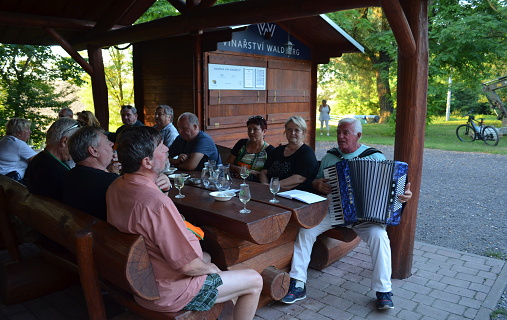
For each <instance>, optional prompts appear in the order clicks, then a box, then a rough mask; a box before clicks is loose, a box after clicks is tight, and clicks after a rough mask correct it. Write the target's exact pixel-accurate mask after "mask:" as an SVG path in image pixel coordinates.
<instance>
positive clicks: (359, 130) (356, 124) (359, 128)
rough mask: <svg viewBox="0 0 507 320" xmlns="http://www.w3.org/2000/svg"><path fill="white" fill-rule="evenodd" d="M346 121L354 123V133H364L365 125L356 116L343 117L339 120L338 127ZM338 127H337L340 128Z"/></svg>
mask: <svg viewBox="0 0 507 320" xmlns="http://www.w3.org/2000/svg"><path fill="white" fill-rule="evenodd" d="M344 123H350V124H351V125H352V129H353V130H354V134H358V133H362V132H363V125H362V124H361V121H359V120H358V119H356V118H343V119H340V121H338V127H339V126H340V125H341V124H344ZM338 127H337V128H336V129H338Z"/></svg>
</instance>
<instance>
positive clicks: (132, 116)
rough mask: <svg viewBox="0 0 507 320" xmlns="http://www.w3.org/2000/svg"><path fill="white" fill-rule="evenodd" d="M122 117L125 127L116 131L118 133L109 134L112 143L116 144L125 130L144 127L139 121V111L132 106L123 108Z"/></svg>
mask: <svg viewBox="0 0 507 320" xmlns="http://www.w3.org/2000/svg"><path fill="white" fill-rule="evenodd" d="M120 115H121V121H122V122H123V125H122V126H121V127H119V128H118V129H116V132H110V133H109V134H108V138H109V140H111V141H112V142H116V138H117V137H118V135H119V134H120V133H121V132H122V131H123V130H124V129H125V128H128V127H139V126H144V124H143V123H142V122H141V121H139V120H137V109H136V108H135V107H133V106H131V105H124V106H121V110H120Z"/></svg>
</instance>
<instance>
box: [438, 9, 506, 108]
mask: <svg viewBox="0 0 507 320" xmlns="http://www.w3.org/2000/svg"><path fill="white" fill-rule="evenodd" d="M506 13H507V3H506V2H505V1H498V0H471V1H459V0H434V1H432V2H431V4H430V7H429V48H430V69H429V73H430V77H429V81H428V84H429V94H428V114H429V115H430V116H431V115H442V114H444V113H445V106H446V104H445V101H446V100H445V98H444V96H445V94H446V92H447V89H448V84H447V83H448V81H447V80H448V78H449V76H450V75H451V74H452V80H453V87H452V88H451V90H452V92H453V93H455V94H453V100H452V102H453V103H452V104H451V105H452V106H453V109H454V110H456V111H458V112H462V111H466V110H469V109H478V108H479V107H480V103H479V102H485V101H486V99H485V97H484V95H483V94H482V91H481V83H482V82H484V81H486V80H489V79H494V78H497V77H499V76H502V75H505V74H499V73H498V72H499V71H500V72H502V69H503V72H505V67H504V66H505V65H506V62H507V59H506V56H505V45H506V44H507V42H506V37H507V19H506V17H507V16H506ZM465 92H466V94H465ZM472 100H474V103H472V102H471V101H472ZM478 101H479V102H478ZM466 106H468V107H466ZM454 107H455V108H454ZM483 111H485V110H483ZM488 111H490V110H488Z"/></svg>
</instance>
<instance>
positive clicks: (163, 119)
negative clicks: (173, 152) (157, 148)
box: [153, 104, 178, 148]
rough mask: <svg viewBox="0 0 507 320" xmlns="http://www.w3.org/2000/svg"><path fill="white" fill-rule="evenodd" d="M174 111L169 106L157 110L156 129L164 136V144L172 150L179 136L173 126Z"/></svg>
mask: <svg viewBox="0 0 507 320" xmlns="http://www.w3.org/2000/svg"><path fill="white" fill-rule="evenodd" d="M173 119H174V111H173V108H171V107H170V106H168V105H165V104H162V105H160V106H158V107H157V109H156V110H155V126H153V127H154V128H155V129H157V130H158V131H159V132H160V134H161V135H162V139H163V140H164V144H165V145H166V147H168V148H170V147H171V145H172V144H173V142H174V139H176V137H177V136H178V130H177V129H176V127H175V126H174V125H173Z"/></svg>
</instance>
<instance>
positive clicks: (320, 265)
mask: <svg viewBox="0 0 507 320" xmlns="http://www.w3.org/2000/svg"><path fill="white" fill-rule="evenodd" d="M359 242H361V239H359V237H358V236H357V235H356V233H355V232H354V230H352V229H350V228H345V227H343V228H334V229H331V230H328V231H326V232H324V233H323V234H321V235H320V236H318V237H317V241H315V244H314V245H313V250H312V259H311V261H310V268H313V269H315V270H319V271H320V270H322V269H325V268H327V267H328V266H329V265H331V264H332V263H334V262H336V261H338V260H340V259H341V258H343V257H344V256H346V255H347V254H348V253H349V252H350V251H352V250H354V248H355V247H357V246H358V245H359Z"/></svg>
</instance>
